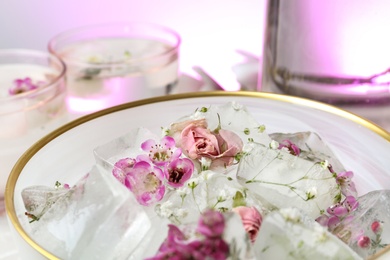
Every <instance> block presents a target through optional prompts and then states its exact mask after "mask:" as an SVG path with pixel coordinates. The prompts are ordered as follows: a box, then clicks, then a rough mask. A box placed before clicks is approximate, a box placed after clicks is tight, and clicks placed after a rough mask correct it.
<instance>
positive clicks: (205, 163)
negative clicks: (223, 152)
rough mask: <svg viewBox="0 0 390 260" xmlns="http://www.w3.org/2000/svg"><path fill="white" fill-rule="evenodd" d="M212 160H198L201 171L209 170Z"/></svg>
mask: <svg viewBox="0 0 390 260" xmlns="http://www.w3.org/2000/svg"><path fill="white" fill-rule="evenodd" d="M211 162H212V160H211V159H210V158H206V157H202V158H201V159H200V164H201V168H202V171H205V170H208V169H209V168H210V165H211Z"/></svg>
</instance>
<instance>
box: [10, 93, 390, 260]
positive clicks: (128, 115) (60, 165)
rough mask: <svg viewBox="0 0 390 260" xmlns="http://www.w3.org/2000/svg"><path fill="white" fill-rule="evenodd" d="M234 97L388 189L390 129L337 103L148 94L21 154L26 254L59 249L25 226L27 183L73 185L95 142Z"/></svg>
mask: <svg viewBox="0 0 390 260" xmlns="http://www.w3.org/2000/svg"><path fill="white" fill-rule="evenodd" d="M229 101H236V102H238V103H241V104H242V105H245V106H246V107H247V109H248V111H249V112H250V113H251V114H252V115H253V116H254V117H255V118H256V119H257V120H258V122H260V123H262V124H264V125H265V126H266V129H267V130H266V131H267V133H274V132H286V133H288V132H299V131H313V132H316V133H318V134H319V135H320V136H321V138H322V139H323V140H324V141H325V142H326V143H327V145H328V146H329V148H330V149H332V151H333V152H334V154H335V155H336V157H338V158H339V159H340V161H341V162H342V163H343V165H344V167H345V168H346V169H349V170H352V171H354V173H355V183H356V187H357V189H358V194H361V195H363V194H365V193H367V192H369V191H372V190H375V189H390V168H389V164H388V162H389V161H390V134H389V133H388V132H387V131H385V130H383V129H382V128H380V127H378V126H376V125H375V124H373V123H371V122H369V121H366V120H365V119H362V118H360V117H358V116H355V115H353V114H350V113H348V112H346V111H343V110H340V109H338V108H336V107H333V106H330V105H326V104H323V103H319V102H316V101H311V100H308V99H303V98H297V97H291V96H285V95H278V94H270V93H259V92H202V93H191V94H188V93H187V94H178V95H170V96H164V97H157V98H150V99H144V100H139V101H135V102H131V103H127V104H123V105H119V106H116V107H112V108H109V109H106V110H102V111H99V112H96V113H94V114H90V115H87V116H84V117H82V118H79V119H77V120H75V121H73V122H70V123H69V124H67V125H65V126H63V127H61V128H59V129H57V130H55V131H54V132H52V133H50V134H49V135H47V136H45V137H44V138H43V139H41V140H40V141H39V142H37V143H36V144H35V145H33V146H32V147H31V148H30V149H29V150H28V151H27V152H26V153H25V154H24V155H23V156H22V157H21V158H20V159H19V161H18V162H17V164H16V166H15V167H14V169H13V171H12V172H11V176H10V178H9V180H8V183H7V191H6V195H7V196H6V209H7V212H8V219H9V221H10V223H11V226H12V229H13V230H14V231H15V232H14V233H15V234H16V237H17V238H18V240H19V242H20V243H19V245H20V247H21V253H23V254H26V255H29V258H30V259H32V258H33V257H36V258H37V259H41V258H56V257H55V252H48V251H47V250H45V249H44V248H43V247H42V246H41V245H39V244H37V243H36V242H35V241H34V240H33V239H32V238H31V237H30V236H29V234H28V233H27V232H26V230H25V229H24V228H23V225H24V224H25V222H26V217H25V215H24V212H25V209H24V206H23V202H22V198H21V191H22V190H23V189H24V188H26V187H27V186H32V185H47V186H51V185H53V183H55V181H56V180H58V179H59V178H61V179H62V180H66V181H67V183H75V182H76V181H77V180H78V179H79V178H80V177H81V176H83V174H84V173H86V172H88V171H89V170H90V168H91V166H92V165H94V164H95V159H94V154H93V149H94V148H96V147H97V146H99V145H101V144H105V143H107V142H109V141H111V140H113V139H114V138H116V137H119V136H122V135H124V134H125V133H127V132H129V131H130V130H131V129H134V128H137V127H146V128H149V129H150V130H151V131H159V130H160V127H161V126H165V125H167V124H170V123H171V122H173V121H175V120H177V119H178V118H180V117H182V116H184V115H186V114H190V113H192V112H193V111H194V110H195V109H196V108H198V107H202V106H206V107H207V106H208V105H211V104H216V105H218V104H225V103H226V102H229ZM140 115H142V116H140ZM91 133H93V134H91ZM64 176H66V177H64ZM22 248H23V250H22ZM385 251H386V249H385V250H384V251H383V252H385Z"/></svg>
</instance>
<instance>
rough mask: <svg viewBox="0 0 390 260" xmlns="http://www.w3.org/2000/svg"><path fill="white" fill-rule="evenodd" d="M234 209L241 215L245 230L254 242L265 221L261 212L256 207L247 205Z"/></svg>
mask: <svg viewBox="0 0 390 260" xmlns="http://www.w3.org/2000/svg"><path fill="white" fill-rule="evenodd" d="M233 211H234V212H236V213H237V214H238V215H240V217H241V221H242V224H243V225H244V228H245V231H246V232H247V233H248V235H249V238H250V240H251V241H252V243H254V242H255V240H256V237H257V234H258V233H259V230H260V226H261V222H262V221H263V218H262V216H261V214H260V212H259V211H258V210H257V209H256V208H255V207H246V206H239V207H236V208H233Z"/></svg>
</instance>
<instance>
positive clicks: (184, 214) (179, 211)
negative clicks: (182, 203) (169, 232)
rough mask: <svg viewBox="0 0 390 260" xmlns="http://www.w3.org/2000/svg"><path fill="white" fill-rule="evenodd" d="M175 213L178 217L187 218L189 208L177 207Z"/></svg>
mask: <svg viewBox="0 0 390 260" xmlns="http://www.w3.org/2000/svg"><path fill="white" fill-rule="evenodd" d="M174 215H175V217H177V218H185V217H187V215H188V210H187V209H183V208H176V209H175V212H174Z"/></svg>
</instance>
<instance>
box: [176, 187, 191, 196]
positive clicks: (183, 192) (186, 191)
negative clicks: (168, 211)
mask: <svg viewBox="0 0 390 260" xmlns="http://www.w3.org/2000/svg"><path fill="white" fill-rule="evenodd" d="M176 192H177V194H178V195H179V196H180V197H185V196H187V195H188V194H189V193H190V189H189V188H188V187H187V186H182V187H180V188H178V189H176Z"/></svg>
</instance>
